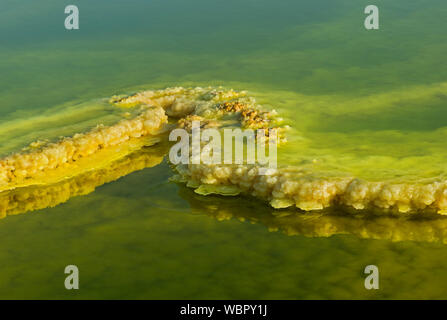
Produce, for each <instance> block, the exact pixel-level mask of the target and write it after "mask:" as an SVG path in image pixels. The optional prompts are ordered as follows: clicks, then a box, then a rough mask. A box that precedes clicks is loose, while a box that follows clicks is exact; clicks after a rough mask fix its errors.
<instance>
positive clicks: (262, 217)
mask: <svg viewBox="0 0 447 320" xmlns="http://www.w3.org/2000/svg"><path fill="white" fill-rule="evenodd" d="M179 194H180V196H181V197H182V198H183V199H185V200H187V201H188V202H189V204H190V205H191V208H192V211H193V212H194V213H196V214H206V215H208V216H211V217H213V218H215V219H217V220H219V221H223V220H229V219H238V220H240V221H249V222H252V223H259V224H262V225H264V226H266V227H267V228H268V230H269V231H271V232H274V231H279V232H282V233H284V234H286V235H288V236H295V235H302V236H306V237H330V236H333V235H340V234H349V235H354V236H356V237H358V238H362V239H380V240H391V241H424V242H442V243H447V218H446V217H440V216H439V215H438V216H436V215H427V216H423V217H422V216H418V217H417V218H415V217H413V216H408V217H402V216H380V215H376V214H374V213H371V212H370V213H368V212H361V213H357V214H354V215H353V214H352V213H348V212H347V210H348V209H346V208H343V209H342V208H335V209H330V210H324V211H320V212H304V211H298V210H296V209H295V210H293V209H284V210H275V209H272V208H270V207H269V206H268V205H267V204H266V203H260V202H259V201H258V200H257V199H254V198H252V197H222V196H207V197H203V196H200V195H197V194H195V193H194V192H193V191H191V190H189V189H188V188H186V187H183V186H182V187H181V188H180V191H179Z"/></svg>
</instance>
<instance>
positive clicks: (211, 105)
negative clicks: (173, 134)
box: [0, 87, 447, 214]
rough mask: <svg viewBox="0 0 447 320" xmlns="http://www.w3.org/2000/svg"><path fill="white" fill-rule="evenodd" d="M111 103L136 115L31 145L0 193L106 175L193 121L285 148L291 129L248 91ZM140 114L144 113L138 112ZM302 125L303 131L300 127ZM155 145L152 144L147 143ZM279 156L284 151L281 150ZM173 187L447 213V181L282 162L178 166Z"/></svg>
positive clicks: (8, 164)
mask: <svg viewBox="0 0 447 320" xmlns="http://www.w3.org/2000/svg"><path fill="white" fill-rule="evenodd" d="M110 103H111V104H112V105H115V106H117V107H120V108H123V110H128V114H127V116H129V115H131V112H132V113H133V114H134V115H135V114H136V115H135V116H134V117H133V118H131V119H123V120H121V121H120V122H118V123H117V124H115V125H111V126H108V127H105V126H98V127H97V128H95V129H93V130H91V131H90V132H87V133H81V134H77V135H74V136H73V137H72V138H64V139H62V140H60V141H58V142H54V143H49V144H43V145H39V144H38V143H35V144H32V145H31V148H30V149H29V150H27V151H23V152H20V153H16V154H13V155H11V156H8V157H6V158H3V159H1V160H0V190H13V189H15V188H18V187H25V186H32V185H39V184H40V185H42V184H46V185H50V184H54V183H58V182H60V181H62V180H64V179H67V178H68V177H73V176H76V175H80V174H83V173H84V172H86V171H88V170H91V169H92V168H96V169H97V168H101V167H104V166H106V165H109V164H110V162H112V161H115V160H117V159H120V158H123V157H125V156H127V155H128V154H130V153H131V152H133V151H135V150H138V149H141V148H142V147H143V146H145V145H148V144H149V145H150V144H153V143H154V141H153V140H150V139H149V140H148V137H149V138H152V139H153V138H154V137H158V139H166V137H163V138H162V137H161V136H160V133H161V132H163V131H165V130H166V129H167V128H169V127H170V126H169V125H168V116H169V122H170V123H171V128H174V127H175V126H178V127H182V128H185V129H190V124H191V121H193V120H200V121H202V122H203V124H204V126H209V127H215V128H223V127H240V128H250V129H264V130H267V129H269V128H279V129H280V132H281V136H282V138H281V141H282V142H285V139H284V135H285V132H286V126H284V125H283V124H282V123H281V119H279V118H278V117H277V116H276V112H275V111H273V110H271V111H267V110H266V109H264V108H263V107H262V106H260V105H258V104H257V103H256V101H255V99H254V98H252V97H250V96H248V94H247V92H244V91H242V92H237V91H234V90H225V89H223V88H211V87H208V88H181V87H178V88H168V89H165V90H155V91H142V92H138V93H136V94H132V95H127V96H114V97H112V98H111V99H110ZM135 110H137V111H138V112H136V111H135ZM297 125H298V124H297ZM148 141H151V142H148ZM279 152H281V148H280V149H279ZM173 169H174V170H175V171H176V173H177V174H176V176H175V178H174V180H176V181H182V182H185V183H187V185H188V186H190V187H193V188H195V189H196V192H197V193H199V194H203V195H207V194H213V193H214V194H224V195H236V194H239V193H244V194H249V195H252V196H255V197H257V198H260V199H262V200H266V201H268V202H269V203H270V204H271V206H272V207H274V208H288V207H297V208H299V209H301V210H305V211H311V210H322V209H325V208H328V207H332V206H344V207H352V208H354V209H358V210H379V211H380V212H382V213H383V212H387V213H400V214H402V213H408V214H412V213H418V212H436V213H440V214H444V213H447V182H446V181H445V180H442V179H437V180H435V181H430V182H422V181H421V182H410V183H404V182H397V181H393V180H392V179H387V180H385V181H367V180H362V179H359V178H356V177H354V176H351V175H350V174H349V173H346V174H337V173H333V172H328V174H325V172H312V171H309V170H308V169H305V168H302V167H300V166H296V165H295V166H287V163H280V164H279V167H278V169H276V170H271V172H270V174H269V175H259V174H258V172H259V170H260V169H261V166H259V165H247V164H241V165H210V164H198V165H197V164H188V165H176V166H173Z"/></svg>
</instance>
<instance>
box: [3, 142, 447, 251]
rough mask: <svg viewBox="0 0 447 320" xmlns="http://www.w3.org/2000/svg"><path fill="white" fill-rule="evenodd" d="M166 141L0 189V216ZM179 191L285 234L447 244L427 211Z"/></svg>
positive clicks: (57, 195) (98, 176) (42, 201)
mask: <svg viewBox="0 0 447 320" xmlns="http://www.w3.org/2000/svg"><path fill="white" fill-rule="evenodd" d="M168 148H169V144H168V143H166V142H162V143H159V144H157V145H155V146H151V147H144V148H142V149H140V150H138V151H135V152H133V153H131V154H129V155H128V156H126V157H124V158H122V159H119V160H116V161H114V162H112V163H110V164H109V165H108V166H106V167H102V168H99V169H96V170H90V171H88V172H85V173H82V174H79V175H77V176H75V177H71V178H69V179H66V180H64V181H62V182H58V183H55V184H50V185H36V186H29V187H23V188H17V189H14V190H10V191H5V192H2V193H0V217H2V218H5V217H6V216H8V215H14V214H20V213H27V212H31V211H35V210H39V209H44V208H50V207H54V206H57V205H59V204H61V203H64V202H67V201H68V200H70V199H71V198H73V197H76V196H80V195H87V194H89V193H92V192H94V191H95V189H96V188H97V187H99V186H101V185H104V184H106V183H109V182H112V181H116V180H118V179H119V178H121V177H123V176H126V175H128V174H130V173H132V172H136V171H140V170H142V169H145V168H150V167H154V166H157V165H159V164H161V163H162V161H163V159H164V157H165V155H166V153H167V151H168ZM179 195H180V197H181V198H183V199H184V200H186V201H187V202H188V203H189V204H190V206H191V211H192V213H194V214H206V215H207V216H210V217H212V218H214V219H217V220H219V221H223V220H229V219H237V220H240V221H249V222H252V223H257V224H261V225H264V226H266V227H267V228H268V230H269V231H271V232H274V231H279V232H282V233H284V234H286V235H288V236H294V235H302V236H306V237H330V236H333V235H340V234H350V235H354V236H356V237H359V238H365V239H381V240H391V241H408V240H410V241H423V242H442V243H447V218H445V217H440V216H439V215H432V216H430V215H427V216H418V217H414V216H407V217H402V216H389V215H387V216H381V215H377V214H375V213H372V212H365V211H364V212H355V211H352V212H348V211H349V209H347V208H333V209H330V210H329V209H328V210H324V211H313V212H304V211H299V210H297V209H283V210H277V209H273V208H271V207H270V206H269V205H268V204H267V203H264V202H261V201H259V199H256V198H254V197H250V196H238V197H223V196H214V195H208V196H201V195H198V194H196V193H195V192H194V191H192V190H191V189H190V188H187V187H186V186H184V185H179Z"/></svg>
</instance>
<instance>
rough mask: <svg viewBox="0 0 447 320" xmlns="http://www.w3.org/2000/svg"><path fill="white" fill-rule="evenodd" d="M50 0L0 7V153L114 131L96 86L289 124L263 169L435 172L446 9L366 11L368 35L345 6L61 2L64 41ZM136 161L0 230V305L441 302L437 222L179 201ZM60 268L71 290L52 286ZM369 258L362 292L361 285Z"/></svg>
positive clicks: (445, 119) (446, 101) (255, 203)
mask: <svg viewBox="0 0 447 320" xmlns="http://www.w3.org/2000/svg"><path fill="white" fill-rule="evenodd" d="M67 4H68V3H67ZM67 4H65V3H61V2H60V1H56V0H42V1H38V2H37V1H25V0H20V1H9V0H3V1H2V4H1V5H0V43H1V50H0V75H1V77H0V155H2V156H4V155H6V154H9V153H11V152H14V151H18V150H20V148H22V147H24V146H26V145H27V144H29V143H30V142H32V141H35V140H39V139H50V140H52V139H56V138H57V137H59V136H69V135H71V134H74V133H76V132H85V131H86V130H88V129H89V128H91V127H93V126H95V125H96V124H97V123H103V124H110V123H113V122H114V121H116V119H117V118H118V116H119V113H120V111H119V110H117V109H115V108H113V107H111V106H107V105H106V104H104V103H102V100H101V99H103V98H107V97H110V96H111V95H113V94H119V93H125V92H131V91H135V90H139V89H153V88H156V89H157V88H164V87H167V86H176V85H180V86H196V85H201V86H205V85H206V86H208V85H223V86H225V87H232V88H234V89H241V90H243V89H246V90H249V92H250V93H252V94H253V95H254V96H255V97H256V98H257V99H258V101H259V102H260V103H262V104H264V105H267V106H272V107H274V108H276V109H277V110H278V111H279V113H280V114H281V116H283V117H284V119H285V121H286V122H287V123H288V124H290V126H291V127H292V129H291V131H290V133H289V136H288V138H289V143H288V144H287V145H286V146H284V148H283V149H281V153H280V160H281V162H282V163H286V164H291V165H295V164H302V163H303V162H306V161H309V162H310V163H315V164H313V165H312V166H314V168H315V169H317V170H318V169H321V170H330V171H333V172H346V173H349V174H353V175H355V176H358V177H361V178H365V179H369V180H379V181H380V180H383V179H397V180H399V179H400V180H403V181H419V180H421V179H426V178H429V179H434V178H443V177H444V176H445V172H446V169H447V168H446V165H445V163H447V162H446V160H445V159H446V156H447V151H446V150H447V149H445V148H444V140H445V139H444V135H445V133H446V130H447V129H446V127H447V111H446V109H445V107H446V106H447V84H446V83H447V68H446V67H445V64H444V59H445V53H446V52H447V41H446V40H445V30H446V27H447V20H446V17H447V4H445V1H441V0H432V1H430V2H429V3H426V2H416V1H414V2H408V1H403V0H397V1H393V3H390V2H389V1H382V0H378V1H375V3H374V4H375V5H377V6H378V7H379V9H380V29H379V30H374V31H367V30H365V28H364V26H363V21H364V18H365V14H364V13H363V11H364V8H365V7H366V6H367V5H369V4H370V3H369V2H368V1H363V0H362V1H349V0H319V1H292V0H283V1H272V0H261V1H258V0H257V1H252V0H234V1H233V0H226V1H220V0H213V1H203V0H192V1H186V2H185V1H180V0H173V1H162V0H150V1H143V0H132V1H126V2H124V1H116V0H113V1H111V0H109V1H105V0H98V1H94V3H93V2H92V1H83V0H80V1H75V2H73V3H70V4H76V5H77V6H78V7H79V10H80V30H75V31H67V30H65V29H64V20H65V14H64V8H65V5H67ZM140 156H141V157H143V158H144V155H136V156H135V157H136V159H140V158H139V157H140ZM132 159H134V158H132ZM314 159H315V160H316V161H315V162H313V160H314ZM135 161H136V160H135ZM160 161H162V160H161V159H160ZM139 169H142V170H139V171H135V172H133V173H130V174H128V175H125V176H123V177H121V178H120V179H118V180H116V181H114V182H110V183H107V184H105V185H103V186H100V187H98V188H97V189H96V191H95V192H93V193H89V194H87V195H84V196H79V197H74V198H71V199H70V200H69V201H67V202H65V203H63V204H60V205H57V206H55V207H53V208H46V209H41V210H38V211H35V212H32V213H27V214H20V215H16V216H8V217H6V218H4V219H2V220H0V242H1V245H0V270H2V271H1V272H0V298H3V299H11V298H43V299H47V298H64V299H78V298H88V299H91V298H113V299H116V298H123V299H131V298H137V299H145V298H152V299H167V298H171V299H181V298H192V299H194V298H201V299H206V298H210V299H214V298H216V299H230V298H241V299H277V298H281V299H314V298H317V299H320V298H330V299H334V298H339V299H344V298H354V299H358V298H371V299H373V298H390V299H395V298H422V299H428V298H435V299H436V298H447V285H446V284H445V283H447V275H446V273H445V272H444V266H445V264H446V263H447V251H446V247H445V245H444V243H445V242H446V241H447V240H446V239H447V233H446V231H445V230H447V225H446V221H445V219H440V218H438V219H415V218H411V219H406V218H388V217H374V218H367V219H365V218H361V217H359V216H358V215H354V216H352V215H349V214H352V213H347V212H341V211H336V212H332V215H331V216H329V217H328V216H326V215H324V214H323V215H322V214H321V213H318V212H317V213H306V214H305V213H302V212H298V211H297V210H295V211H294V210H280V211H277V210H273V209H271V208H269V207H268V206H267V205H266V204H265V203H263V202H262V201H259V200H255V199H252V198H248V197H235V198H231V197H217V196H209V197H202V196H198V195H196V194H194V192H193V191H191V190H189V189H187V188H186V187H184V186H182V185H177V184H175V183H173V182H169V181H168V179H169V177H170V176H171V175H172V172H171V170H170V168H169V166H168V165H167V163H166V161H162V162H161V164H159V165H155V164H152V165H146V166H142V167H141V168H139ZM18 203H20V199H19V200H18ZM55 204H56V203H53V205H55ZM70 264H74V265H77V266H78V267H79V271H80V289H79V290H71V291H69V290H66V289H65V287H64V280H65V277H66V275H65V274H64V269H65V267H66V266H67V265H70ZM371 264H373V265H377V266H378V267H379V270H380V289H379V290H372V291H368V290H366V289H365V287H364V278H365V275H364V274H363V270H364V268H365V266H367V265H371Z"/></svg>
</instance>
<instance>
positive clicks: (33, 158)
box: [0, 107, 167, 191]
mask: <svg viewBox="0 0 447 320" xmlns="http://www.w3.org/2000/svg"><path fill="white" fill-rule="evenodd" d="M166 123H167V116H166V115H165V112H164V110H163V109H162V108H160V107H142V110H141V113H140V114H139V115H138V116H136V117H135V118H133V119H130V120H127V119H124V120H122V121H120V122H119V123H117V124H116V125H113V126H109V127H104V126H101V125H98V126H97V127H96V128H94V129H93V130H91V131H90V132H88V133H85V134H82V133H81V134H76V135H74V136H73V137H70V138H63V139H62V140H60V141H58V142H54V143H49V144H43V145H41V144H39V143H33V144H31V146H30V148H29V150H25V151H24V152H20V153H16V154H13V155H11V156H8V157H6V158H4V159H1V160H0V191H1V190H9V189H14V188H16V187H20V186H26V185H32V184H42V183H43V181H45V180H47V179H48V178H49V177H51V176H53V178H54V179H55V180H53V181H52V182H55V181H57V179H58V178H60V179H63V178H64V177H65V176H66V175H71V174H73V171H75V172H76V170H78V169H81V170H82V166H83V165H87V163H91V160H92V159H91V158H93V157H95V156H98V154H101V153H102V157H99V158H102V159H98V160H100V161H104V160H106V159H104V155H109V156H111V154H113V153H116V152H117V150H116V149H113V148H116V147H118V146H120V145H122V144H124V143H126V142H129V141H132V139H138V138H141V137H147V136H154V135H157V134H159V133H160V132H161V131H162V130H163V128H164V126H165V125H166ZM55 173H57V174H55ZM55 175H56V176H57V177H55Z"/></svg>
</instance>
